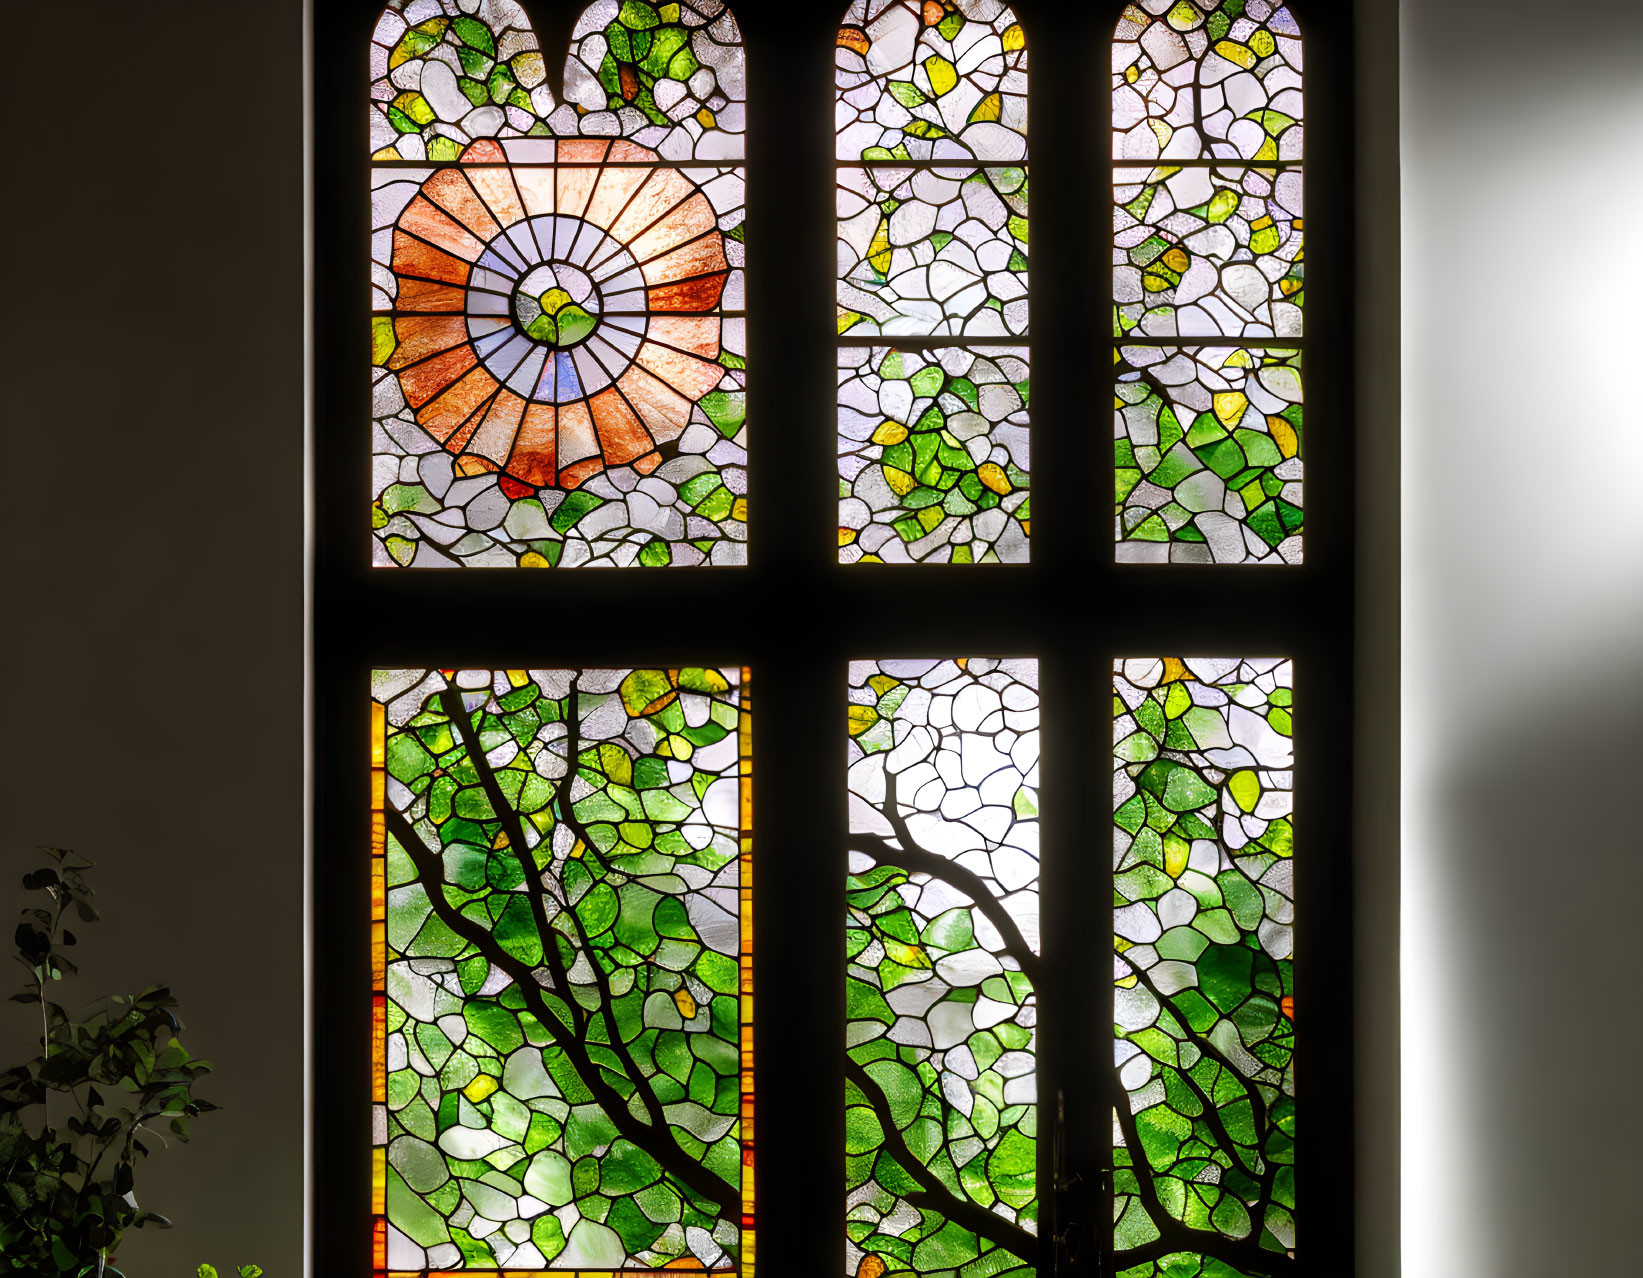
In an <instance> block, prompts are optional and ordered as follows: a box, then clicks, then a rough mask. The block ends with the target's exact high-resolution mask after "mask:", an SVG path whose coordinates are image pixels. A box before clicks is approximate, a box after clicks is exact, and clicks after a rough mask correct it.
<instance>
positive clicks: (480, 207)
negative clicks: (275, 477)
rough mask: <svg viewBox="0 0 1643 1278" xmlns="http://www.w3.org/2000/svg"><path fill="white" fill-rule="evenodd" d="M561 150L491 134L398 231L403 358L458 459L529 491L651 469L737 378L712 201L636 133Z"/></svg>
mask: <svg viewBox="0 0 1643 1278" xmlns="http://www.w3.org/2000/svg"><path fill="white" fill-rule="evenodd" d="M548 145H549V146H553V144H548ZM548 154H549V156H550V157H551V158H550V160H549V162H545V163H540V164H529V165H526V164H513V165H510V164H508V163H506V162H505V159H504V157H503V155H502V153H501V151H500V149H499V148H498V147H497V146H496V144H495V143H484V142H481V143H476V144H475V145H474V146H472V147H470V148H469V149H468V150H467V152H465V153H464V155H463V157H462V162H461V163H460V164H458V165H456V166H454V167H450V168H443V169H439V170H437V171H436V172H434V173H433V174H432V175H431V176H430V177H428V178H427V180H426V181H424V182H423V184H422V186H421V188H420V190H419V191H418V193H417V194H416V196H415V197H414V198H413V199H412V200H411V201H410V202H409V203H408V204H407V205H406V206H405V209H404V211H403V212H402V213H401V214H400V216H399V219H398V221H397V223H396V224H395V226H394V228H393V271H394V277H395V284H396V286H397V299H396V303H395V313H394V317H393V321H392V323H393V335H394V346H393V351H392V354H391V355H390V356H389V357H388V359H387V366H388V368H390V369H391V370H392V371H393V372H394V373H395V375H396V376H397V377H398V378H399V383H400V387H401V389H402V390H403V391H404V394H405V399H406V402H407V403H408V404H409V405H410V407H411V408H412V410H413V411H414V412H415V413H416V418H417V421H418V422H419V423H420V424H421V426H422V428H423V429H424V430H426V431H427V432H428V434H429V435H430V436H432V437H433V439H435V440H437V441H438V442H439V443H440V444H441V445H442V446H443V447H444V448H445V450H446V451H447V452H450V453H452V454H454V455H455V456H456V457H457V459H458V460H457V470H458V471H459V472H460V473H462V474H465V475H478V474H484V473H488V472H500V475H501V482H502V486H503V488H504V490H505V491H507V492H508V493H509V495H510V496H514V497H521V496H524V495H526V493H527V492H529V491H532V490H535V489H538V488H550V487H557V488H564V489H570V488H575V487H576V486H577V485H579V484H581V483H582V482H583V481H585V480H586V479H587V478H588V477H589V476H591V475H595V474H598V473H599V472H600V471H602V470H605V469H607V468H609V467H614V466H631V467H632V468H633V469H634V470H636V471H638V472H639V473H641V474H649V473H650V472H651V471H652V470H654V469H655V468H656V467H657V466H659V465H660V464H661V463H662V462H663V461H664V460H665V459H666V458H667V457H668V456H669V455H670V454H671V452H672V450H673V446H674V445H675V442H676V441H677V440H678V438H679V436H680V435H681V434H682V433H683V432H684V430H685V427H686V426H687V425H688V424H689V422H690V418H691V412H692V409H693V408H694V407H695V404H696V402H697V401H698V400H700V399H701V398H702V396H703V395H705V394H707V393H708V392H709V391H711V390H713V389H714V387H716V386H718V385H719V383H720V380H721V379H722V378H723V376H724V368H723V366H722V365H721V364H719V363H717V362H716V361H717V360H718V358H719V355H720V306H721V297H722V294H723V292H724V288H725V281H726V278H727V276H728V273H729V269H730V268H729V264H728V261H727V259H726V256H725V246H724V236H723V235H722V234H721V232H720V230H719V226H718V218H717V215H716V214H715V213H714V210H713V206H712V204H711V203H710V202H709V200H708V198H707V196H706V195H705V194H704V193H703V192H702V191H701V189H700V188H699V187H697V185H696V184H695V183H694V182H692V181H691V180H690V178H689V177H688V176H686V175H685V174H683V173H681V172H679V171H678V170H676V169H671V168H665V167H659V166H658V157H657V156H656V154H655V153H654V152H652V151H648V150H645V149H644V148H643V147H639V146H635V145H633V144H632V143H628V142H616V143H607V142H604V141H576V142H560V143H558V144H557V145H556V146H554V147H553V149H552V150H551V151H549V153H548Z"/></svg>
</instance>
